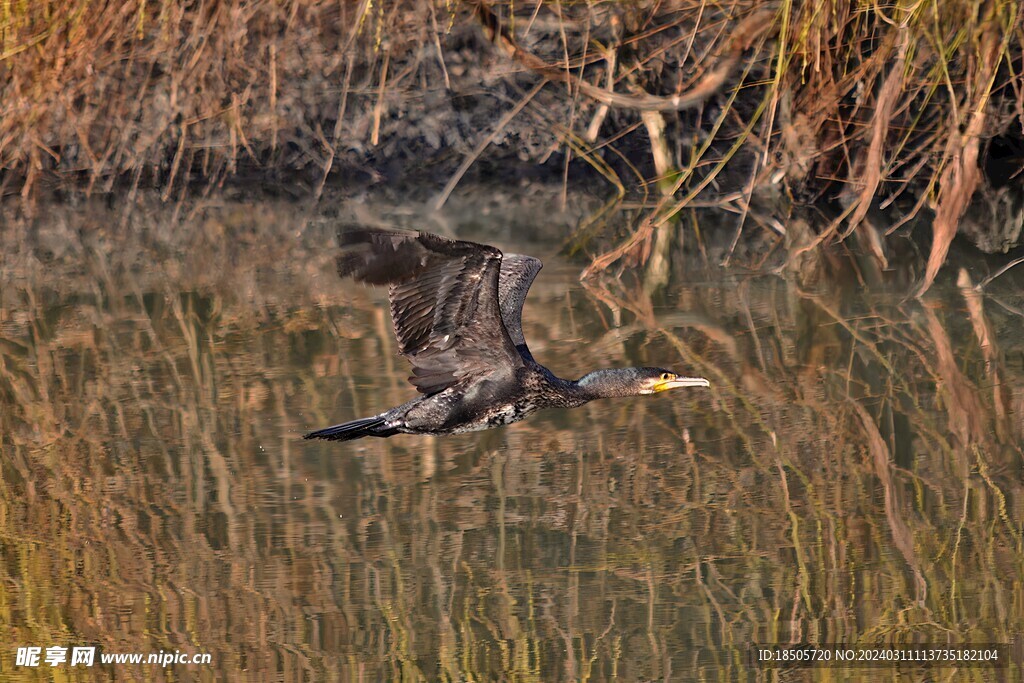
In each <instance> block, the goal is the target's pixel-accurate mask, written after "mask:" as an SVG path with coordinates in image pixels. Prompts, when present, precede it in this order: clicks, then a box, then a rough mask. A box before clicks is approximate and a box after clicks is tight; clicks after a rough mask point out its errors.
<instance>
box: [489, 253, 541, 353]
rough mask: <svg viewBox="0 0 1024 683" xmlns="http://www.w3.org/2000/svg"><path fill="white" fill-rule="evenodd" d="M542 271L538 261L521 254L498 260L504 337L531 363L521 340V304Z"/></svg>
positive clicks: (522, 338)
mask: <svg viewBox="0 0 1024 683" xmlns="http://www.w3.org/2000/svg"><path fill="white" fill-rule="evenodd" d="M543 267H544V264H543V263H541V261H540V259H536V258H533V257H532V256H523V255H522V254H505V255H504V256H503V257H502V259H501V273H500V274H499V275H498V303H499V304H500V305H501V319H502V321H503V322H504V323H505V329H506V330H508V336H509V337H510V338H511V339H512V343H513V344H515V345H516V349H517V350H518V351H519V353H520V355H521V356H522V357H523V358H524V359H526V360H527V361H533V355H532V354H531V353H530V349H529V348H528V347H527V345H526V337H524V336H523V304H524V303H525V302H526V295H527V293H529V291H530V285H532V284H533V280H534V278H536V277H537V273H539V272H540V269H541V268H543Z"/></svg>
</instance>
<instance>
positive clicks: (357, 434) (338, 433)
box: [302, 415, 398, 441]
mask: <svg viewBox="0 0 1024 683" xmlns="http://www.w3.org/2000/svg"><path fill="white" fill-rule="evenodd" d="M385 424H387V421H386V420H385V419H384V418H383V417H381V416H379V415H377V416H375V417H364V418H363V419H361V420H353V421H352V422H345V423H342V424H340V425H334V426H333V427H327V428H326V429H318V430H316V431H315V432H310V433H309V434H306V435H305V436H304V437H302V438H303V439H328V440H330V441H351V440H352V439H361V438H363V437H364V436H391V435H392V434H396V433H397V432H398V430H397V429H394V428H388V427H385V426H384V425H385Z"/></svg>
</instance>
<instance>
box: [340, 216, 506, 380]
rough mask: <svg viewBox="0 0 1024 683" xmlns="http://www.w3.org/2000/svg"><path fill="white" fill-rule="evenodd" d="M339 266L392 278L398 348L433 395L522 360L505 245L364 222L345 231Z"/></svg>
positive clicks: (368, 277) (370, 278)
mask: <svg viewBox="0 0 1024 683" xmlns="http://www.w3.org/2000/svg"><path fill="white" fill-rule="evenodd" d="M338 241H339V243H340V245H341V255H340V256H338V273H339V274H340V275H341V276H342V277H352V278H354V279H356V280H357V281H360V282H366V283H369V284H387V285H390V299H391V318H392V321H393V322H394V326H395V335H396V336H397V337H398V344H399V351H400V353H401V354H402V355H403V356H405V357H406V358H408V359H409V360H410V361H411V362H412V365H413V375H412V377H410V378H409V381H410V382H412V384H413V385H414V386H415V387H416V388H417V389H418V390H419V391H420V392H422V393H424V394H428V395H429V394H435V393H437V392H439V391H443V390H444V389H446V388H448V387H450V386H452V385H454V384H458V383H460V382H463V381H466V380H469V379H472V378H474V377H480V376H483V375H486V374H489V373H491V372H493V371H494V370H498V369H511V368H515V367H519V366H521V365H522V364H523V359H522V357H521V356H520V355H519V352H518V351H517V350H516V348H515V345H514V344H513V342H512V339H511V338H510V337H509V334H508V332H507V331H506V329H505V324H504V323H503V322H502V310H501V307H500V306H499V303H498V278H499V273H500V271H501V261H502V256H501V252H500V251H498V250H497V249H495V248H493V247H489V246H486V245H482V244H475V243H473V242H461V241H455V240H449V239H445V238H443V237H438V236H437V235H432V234H430V233H424V232H406V231H399V230H379V229H372V228H359V229H356V230H349V231H345V232H342V233H341V234H340V235H339V237H338Z"/></svg>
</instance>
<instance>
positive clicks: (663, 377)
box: [661, 372, 672, 381]
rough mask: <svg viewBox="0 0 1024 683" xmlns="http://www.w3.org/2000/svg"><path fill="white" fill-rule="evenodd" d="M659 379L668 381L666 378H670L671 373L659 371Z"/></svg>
mask: <svg viewBox="0 0 1024 683" xmlns="http://www.w3.org/2000/svg"><path fill="white" fill-rule="evenodd" d="M661 379H663V380H665V381H668V380H670V379H672V375H671V374H669V373H667V372H663V373H661Z"/></svg>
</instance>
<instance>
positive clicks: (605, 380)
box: [572, 368, 639, 402]
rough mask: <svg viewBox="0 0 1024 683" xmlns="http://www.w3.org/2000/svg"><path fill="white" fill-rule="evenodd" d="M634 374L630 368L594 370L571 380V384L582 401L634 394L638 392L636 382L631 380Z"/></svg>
mask: <svg viewBox="0 0 1024 683" xmlns="http://www.w3.org/2000/svg"><path fill="white" fill-rule="evenodd" d="M634 376H635V375H634V370H633V369H632V368H623V369H618V370H595V371H594V372H591V373H588V374H586V375H584V376H583V377H580V378H579V379H578V380H576V381H575V382H572V385H573V388H574V390H575V392H576V393H577V394H578V396H579V397H580V398H581V399H583V401H584V402H586V401H593V400H595V399H598V398H618V397H622V396H636V395H637V393H639V392H638V391H637V388H636V383H635V382H634V381H631V380H633V378H634Z"/></svg>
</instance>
